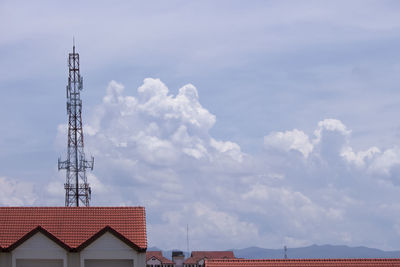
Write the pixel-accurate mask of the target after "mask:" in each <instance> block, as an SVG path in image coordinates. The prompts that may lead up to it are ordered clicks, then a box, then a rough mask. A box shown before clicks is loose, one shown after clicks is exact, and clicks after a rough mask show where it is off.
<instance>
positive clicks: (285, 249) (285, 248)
mask: <svg viewBox="0 0 400 267" xmlns="http://www.w3.org/2000/svg"><path fill="white" fill-rule="evenodd" d="M283 250H284V251H285V256H284V257H285V259H287V246H286V245H285V246H284V247H283Z"/></svg>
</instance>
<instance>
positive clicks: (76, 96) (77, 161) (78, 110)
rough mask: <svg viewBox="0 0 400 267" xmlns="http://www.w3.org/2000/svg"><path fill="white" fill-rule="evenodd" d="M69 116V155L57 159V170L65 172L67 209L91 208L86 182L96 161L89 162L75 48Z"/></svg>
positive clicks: (69, 89)
mask: <svg viewBox="0 0 400 267" xmlns="http://www.w3.org/2000/svg"><path fill="white" fill-rule="evenodd" d="M68 68H69V76H68V85H67V88H66V89H67V113H68V152H67V159H66V160H65V161H61V159H58V170H61V169H65V170H66V172H67V173H66V181H65V184H64V188H65V206H66V207H73V206H76V207H79V206H80V205H83V206H89V200H90V196H91V189H90V186H89V184H88V182H87V177H86V169H90V170H93V165H94V158H93V157H91V159H90V160H86V158H85V152H84V142H83V129H82V100H81V97H80V91H82V89H83V79H82V77H81V75H80V72H79V54H78V53H75V45H74V46H73V50H72V53H69V57H68Z"/></svg>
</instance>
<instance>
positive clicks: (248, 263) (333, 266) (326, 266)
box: [205, 259, 400, 267]
mask: <svg viewBox="0 0 400 267" xmlns="http://www.w3.org/2000/svg"><path fill="white" fill-rule="evenodd" d="M277 266H279V267H285V266H287V267H321V266H323V267H400V259H307V260H306V259H301V260H295V259H290V260H288V259H282V260H267V259H262V260H245V259H230V260H216V259H207V260H206V261H205V267H277Z"/></svg>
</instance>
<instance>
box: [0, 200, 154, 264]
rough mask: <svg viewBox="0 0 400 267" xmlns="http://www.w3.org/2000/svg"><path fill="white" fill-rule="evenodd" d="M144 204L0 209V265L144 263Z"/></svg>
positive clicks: (145, 242) (145, 237) (145, 247)
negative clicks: (139, 205) (140, 205)
mask: <svg viewBox="0 0 400 267" xmlns="http://www.w3.org/2000/svg"><path fill="white" fill-rule="evenodd" d="M146 250H147V235H146V215H145V208H144V207H0V266H1V267H39V266H40V267H72V266H73V267H94V266H96V267H102V266H107V267H133V266H135V267H136V266H141V267H144V266H145V265H146Z"/></svg>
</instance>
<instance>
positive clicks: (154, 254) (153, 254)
mask: <svg viewBox="0 0 400 267" xmlns="http://www.w3.org/2000/svg"><path fill="white" fill-rule="evenodd" d="M153 257H155V258H156V259H158V260H159V261H160V262H161V263H162V264H174V262H173V261H171V260H169V259H167V258H165V257H164V256H163V255H162V252H161V251H147V252H146V261H148V260H149V259H151V258H153Z"/></svg>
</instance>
